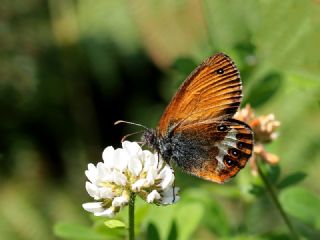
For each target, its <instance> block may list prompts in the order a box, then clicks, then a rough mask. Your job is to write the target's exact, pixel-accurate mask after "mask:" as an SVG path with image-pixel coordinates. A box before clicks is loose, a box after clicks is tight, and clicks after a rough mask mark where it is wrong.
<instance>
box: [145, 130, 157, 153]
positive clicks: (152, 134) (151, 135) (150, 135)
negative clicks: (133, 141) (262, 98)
mask: <svg viewBox="0 0 320 240" xmlns="http://www.w3.org/2000/svg"><path fill="white" fill-rule="evenodd" d="M142 142H143V143H145V144H147V145H148V146H150V147H152V148H154V149H155V150H158V140H157V135H156V131H155V130H154V129H152V128H150V129H147V130H145V131H144V132H143V134H142Z"/></svg>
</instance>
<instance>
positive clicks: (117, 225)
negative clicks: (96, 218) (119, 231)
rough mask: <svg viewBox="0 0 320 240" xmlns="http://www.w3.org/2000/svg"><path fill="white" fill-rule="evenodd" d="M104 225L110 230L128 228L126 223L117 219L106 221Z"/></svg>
mask: <svg viewBox="0 0 320 240" xmlns="http://www.w3.org/2000/svg"><path fill="white" fill-rule="evenodd" d="M104 224H105V225H106V226H107V227H108V228H125V227H126V224H125V223H124V222H122V221H120V220H116V219H112V220H108V221H105V222H104Z"/></svg>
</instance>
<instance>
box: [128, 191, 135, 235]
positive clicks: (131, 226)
mask: <svg viewBox="0 0 320 240" xmlns="http://www.w3.org/2000/svg"><path fill="white" fill-rule="evenodd" d="M135 198H136V195H135V193H131V195H130V201H129V240H134V202H135Z"/></svg>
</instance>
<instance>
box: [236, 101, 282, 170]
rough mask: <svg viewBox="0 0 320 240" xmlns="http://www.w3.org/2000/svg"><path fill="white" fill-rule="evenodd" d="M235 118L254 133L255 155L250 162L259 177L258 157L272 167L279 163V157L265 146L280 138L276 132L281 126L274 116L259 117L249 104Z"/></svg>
mask: <svg viewBox="0 0 320 240" xmlns="http://www.w3.org/2000/svg"><path fill="white" fill-rule="evenodd" d="M235 118H236V119H238V120H240V121H243V122H245V123H247V124H248V125H249V126H250V127H251V128H252V130H253V132H254V138H255V145H254V150H253V152H254V153H253V156H252V158H251V161H250V165H251V169H252V173H253V174H254V175H257V165H256V159H257V157H260V158H261V159H263V160H264V161H265V162H267V163H269V164H271V165H273V164H276V163H278V162H279V157H278V156H277V155H275V154H273V153H270V152H268V151H267V150H266V149H265V147H264V145H265V144H267V143H271V142H272V141H274V140H275V139H276V138H277V137H278V133H277V132H276V130H277V129H278V127H279V126H280V122H279V121H277V120H276V119H275V116H274V114H268V115H265V116H259V117H257V116H256V115H255V113H254V112H253V110H252V108H251V106H250V105H249V104H247V105H246V106H245V108H242V109H240V110H239V111H238V112H237V113H236V114H235Z"/></svg>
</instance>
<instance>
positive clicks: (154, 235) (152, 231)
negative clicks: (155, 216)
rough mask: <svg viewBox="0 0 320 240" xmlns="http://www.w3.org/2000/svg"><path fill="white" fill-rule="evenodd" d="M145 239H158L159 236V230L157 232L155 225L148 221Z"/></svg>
mask: <svg viewBox="0 0 320 240" xmlns="http://www.w3.org/2000/svg"><path fill="white" fill-rule="evenodd" d="M146 239H153V240H160V236H159V232H158V229H157V227H156V226H155V225H154V224H152V223H150V224H149V225H148V228H147V238H146Z"/></svg>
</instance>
